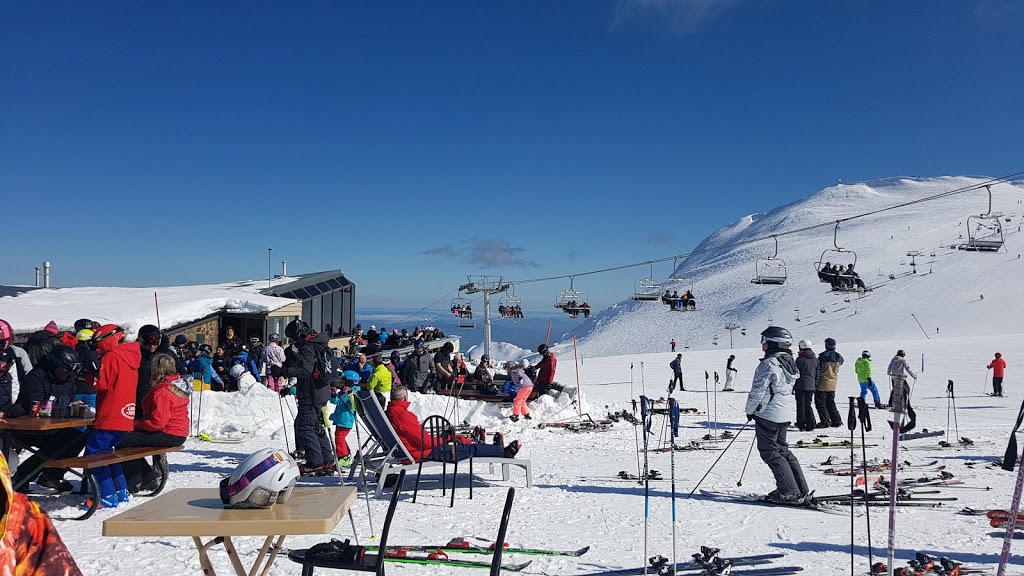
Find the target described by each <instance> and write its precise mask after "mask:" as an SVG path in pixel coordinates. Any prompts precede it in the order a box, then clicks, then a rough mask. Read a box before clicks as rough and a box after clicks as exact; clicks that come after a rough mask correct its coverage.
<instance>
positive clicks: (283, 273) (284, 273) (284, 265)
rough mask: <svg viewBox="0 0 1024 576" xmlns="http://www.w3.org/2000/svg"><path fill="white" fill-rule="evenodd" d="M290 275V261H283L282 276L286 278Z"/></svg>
mask: <svg viewBox="0 0 1024 576" xmlns="http://www.w3.org/2000/svg"><path fill="white" fill-rule="evenodd" d="M287 275H288V261H287V260H281V276H282V277H285V276H287Z"/></svg>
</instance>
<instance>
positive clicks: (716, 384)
mask: <svg viewBox="0 0 1024 576" xmlns="http://www.w3.org/2000/svg"><path fill="white" fill-rule="evenodd" d="M705 374H707V372H705ZM713 388H714V390H715V436H716V437H717V436H718V382H715V385H714V387H713Z"/></svg>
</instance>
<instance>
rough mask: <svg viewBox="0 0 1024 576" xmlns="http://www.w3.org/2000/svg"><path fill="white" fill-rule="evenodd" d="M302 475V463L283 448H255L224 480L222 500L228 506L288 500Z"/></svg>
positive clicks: (267, 504) (265, 504)
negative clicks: (300, 467) (300, 466)
mask: <svg viewBox="0 0 1024 576" xmlns="http://www.w3.org/2000/svg"><path fill="white" fill-rule="evenodd" d="M298 479H299V466H298V464H296V463H295V460H293V459H292V457H291V456H289V455H288V453H287V452H284V451H282V450H274V449H273V448H264V449H263V450H260V451H259V452H254V453H252V454H250V455H249V457H248V458H246V459H245V460H243V461H242V463H241V464H239V465H238V466H236V467H235V469H234V471H232V472H231V475H230V476H228V477H227V478H224V479H222V480H221V481H220V500H221V502H223V503H224V505H225V506H226V507H228V508H270V507H271V506H273V505H274V503H276V502H280V503H282V504H283V503H285V502H287V501H288V498H289V497H290V496H291V495H292V489H293V488H294V487H295V481H296V480H298Z"/></svg>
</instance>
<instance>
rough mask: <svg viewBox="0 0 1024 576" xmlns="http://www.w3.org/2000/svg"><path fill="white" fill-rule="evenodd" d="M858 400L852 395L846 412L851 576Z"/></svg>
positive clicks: (852, 568) (853, 575) (851, 567)
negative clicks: (848, 458)
mask: <svg viewBox="0 0 1024 576" xmlns="http://www.w3.org/2000/svg"><path fill="white" fill-rule="evenodd" d="M856 402H857V397H856V396H850V411H849V412H848V413H847V414H846V427H847V428H849V429H850V576H856V574H855V572H854V567H853V545H854V535H853V523H854V519H853V507H854V504H855V502H856V499H855V498H856V494H855V493H854V490H855V487H854V481H855V478H854V474H853V466H854V464H853V458H854V456H853V431H854V430H856V429H857V408H856V404H855V403H856ZM862 444H863V442H862ZM864 480H867V476H865V477H864Z"/></svg>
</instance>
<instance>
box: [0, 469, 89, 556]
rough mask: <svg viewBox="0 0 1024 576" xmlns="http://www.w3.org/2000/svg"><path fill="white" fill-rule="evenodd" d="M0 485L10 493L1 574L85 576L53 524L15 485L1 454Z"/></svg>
mask: <svg viewBox="0 0 1024 576" xmlns="http://www.w3.org/2000/svg"><path fill="white" fill-rule="evenodd" d="M0 483H2V484H3V490H4V492H6V494H7V498H6V499H5V502H6V504H7V505H6V507H5V508H4V509H3V516H2V517H0V538H2V542H0V574H5V575H6V574H14V575H16V576H61V575H63V576H81V575H82V571H81V570H79V569H78V565H77V564H75V559H74V558H72V557H71V553H70V552H68V549H67V547H66V546H64V541H63V540H61V539H60V534H58V533H57V529H56V528H54V527H53V522H51V521H50V517H49V516H47V515H46V512H43V511H42V510H41V509H40V508H39V504H36V503H35V502H32V501H30V500H29V499H28V498H26V497H25V495H24V494H22V493H20V492H15V491H14V488H13V486H12V485H11V471H10V469H8V467H7V460H6V459H4V457H3V455H2V454H0Z"/></svg>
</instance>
